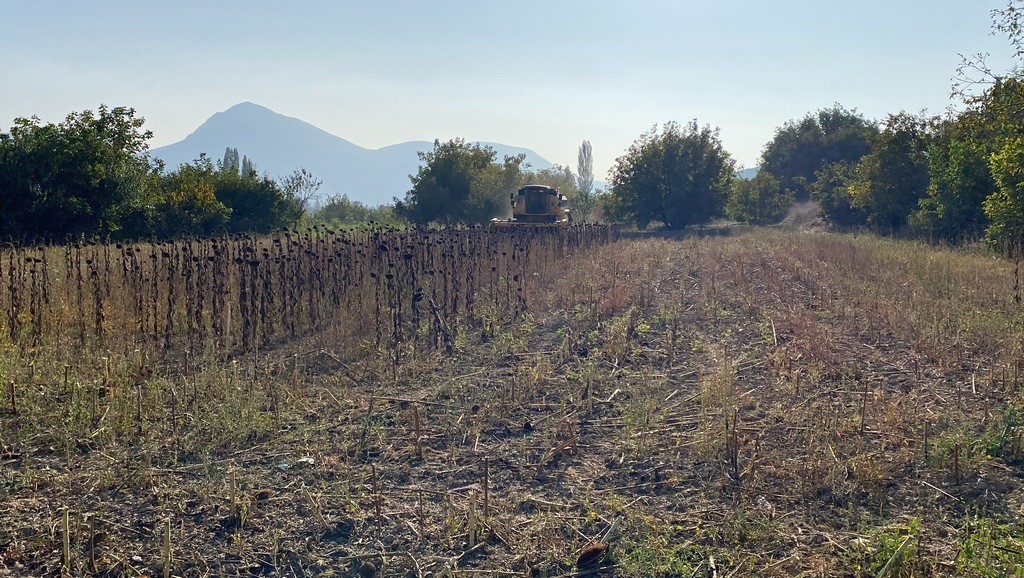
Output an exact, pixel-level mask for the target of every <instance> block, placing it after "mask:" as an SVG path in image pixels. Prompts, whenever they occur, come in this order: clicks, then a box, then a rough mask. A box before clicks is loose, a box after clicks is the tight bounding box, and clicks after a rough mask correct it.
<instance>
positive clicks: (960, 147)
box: [910, 121, 995, 241]
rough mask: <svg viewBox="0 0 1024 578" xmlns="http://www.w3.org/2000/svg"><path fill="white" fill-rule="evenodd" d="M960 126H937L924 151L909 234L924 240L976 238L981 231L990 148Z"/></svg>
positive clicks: (987, 191) (984, 221)
mask: <svg viewBox="0 0 1024 578" xmlns="http://www.w3.org/2000/svg"><path fill="white" fill-rule="evenodd" d="M987 142H988V141H987V140H982V139H978V138H976V137H975V136H974V135H972V134H970V131H969V130H967V123H963V122H960V121H956V122H952V123H946V124H945V125H943V126H942V127H941V128H940V130H939V132H938V134H937V136H936V137H935V139H934V141H933V143H932V144H931V145H930V146H929V147H928V173H929V183H928V188H927V191H926V195H925V197H924V198H922V199H921V201H920V203H919V207H920V208H919V209H918V210H917V211H916V212H915V213H913V214H912V215H911V216H910V224H911V227H912V228H913V230H914V231H915V232H916V233H917V234H918V235H919V236H923V237H927V238H928V239H930V240H939V239H942V240H946V241H959V240H962V239H964V238H965V237H971V238H978V237H979V236H980V235H981V233H982V232H983V231H984V230H985V227H986V226H987V219H986V217H985V211H984V208H983V204H984V201H985V198H986V197H987V196H988V195H989V194H990V193H991V192H992V191H993V190H994V189H995V184H994V182H993V180H992V173H991V170H990V167H989V161H988V159H989V156H990V154H991V153H990V152H989V151H988V150H987V149H988V148H989V147H990V145H988V144H987Z"/></svg>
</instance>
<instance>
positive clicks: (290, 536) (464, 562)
mask: <svg viewBox="0 0 1024 578" xmlns="http://www.w3.org/2000/svg"><path fill="white" fill-rule="evenodd" d="M1011 269H1012V264H1007V263H1002V262H999V261H995V260H993V259H992V258H991V257H989V256H978V255H972V254H962V253H956V252H951V251H939V250H936V249H929V248H922V247H919V246H912V245H909V244H899V243H895V242H888V241H885V242H882V241H869V240H864V239H856V238H852V237H839V236H830V235H798V234H780V233H763V232H755V233H749V234H743V235H740V236H723V237H707V238H694V239H683V240H654V239H649V240H644V239H630V240H623V241H619V242H617V243H614V244H612V245H610V246H607V247H602V248H599V249H596V250H594V251H591V252H589V253H586V254H581V255H579V256H578V257H577V258H576V259H574V260H572V262H568V263H564V264H560V265H558V266H557V267H556V270H553V271H551V272H549V273H548V274H547V275H544V276H541V278H542V279H543V280H544V281H543V284H542V285H539V286H533V287H531V289H530V296H529V310H528V313H527V314H526V315H525V316H524V317H522V318H521V319H518V320H516V321H514V322H508V323H502V324H483V325H474V326H472V327H467V328H466V329H464V330H463V331H462V332H461V334H460V335H459V337H458V340H457V344H456V345H457V347H456V351H455V353H454V354H452V355H438V356H429V355H428V356H425V357H424V358H421V359H418V360H416V361H410V362H408V363H405V364H403V365H401V366H400V367H398V368H397V369H395V368H393V367H392V368H390V369H389V366H388V364H387V363H386V362H385V361H384V360H382V359H380V358H378V357H377V356H376V355H375V354H374V353H373V352H372V351H364V352H363V353H361V354H360V353H353V352H344V351H339V350H338V349H336V348H335V347H334V346H333V344H334V343H335V342H336V341H335V340H336V338H337V335H338V332H343V331H344V328H343V327H336V328H334V329H333V330H330V331H325V332H324V333H323V334H321V335H317V336H314V337H311V338H307V339H304V340H302V341H300V342H293V343H289V344H285V345H282V346H280V347H278V348H275V349H271V350H268V351H265V352H261V353H259V354H258V356H256V357H253V358H252V359H249V358H242V359H236V360H234V361H233V362H230V363H228V364H227V365H226V366H223V367H211V368H209V369H208V371H207V372H206V373H205V374H203V376H204V379H206V380H208V381H207V382H203V381H201V380H199V379H198V378H197V379H196V380H195V382H194V383H192V384H191V385H190V384H189V383H188V382H187V378H186V383H185V384H184V386H183V387H184V390H183V391H185V392H186V393H187V392H189V391H192V392H194V393H193V398H194V399H193V401H191V402H190V401H189V399H188V398H187V397H186V398H185V399H183V400H181V401H180V405H176V406H175V407H174V410H173V411H174V416H173V423H171V422H170V420H169V421H168V422H167V423H158V424H149V425H148V426H147V429H146V431H144V432H140V437H139V438H137V439H121V440H117V441H116V442H109V443H102V444H101V443H94V442H93V441H91V440H90V439H89V438H88V437H85V438H81V439H66V438H65V439H61V438H60V437H59V436H57V435H55V434H54V432H53V431H48V430H47V429H46V428H39V427H35V426H33V427H30V425H29V424H28V423H27V422H26V420H25V418H24V417H21V416H18V415H15V414H13V412H11V411H6V410H5V413H3V414H2V417H0V419H2V432H3V434H2V435H3V437H2V438H0V576H5V575H6V576H33V575H34V576H42V575H59V574H67V575H97V576H138V575H146V576H161V575H168V574H169V575H173V576H235V575H242V576H250V575H286V576H356V575H359V576H585V575H602V576H720V577H726V576H795V575H804V576H928V575H950V576H952V575H977V576H1000V575H1013V573H1014V572H1018V575H1019V572H1020V567H1021V564H1024V551H1022V548H1024V542H1022V536H1024V529H1022V526H1021V522H1020V517H1021V515H1022V513H1024V511H1022V508H1024V470H1022V469H1021V468H1020V465H1019V464H1020V461H1019V459H1020V458H1021V456H1022V454H1021V451H1022V450H1021V447H1020V432H1019V431H1018V429H1019V426H1020V414H1019V412H1018V410H1017V409H1016V408H1018V407H1020V405H1019V404H1020V391H1019V386H1020V379H1019V376H1018V369H1019V364H1018V363H1017V360H1019V359H1020V357H1019V356H1020V342H1021V332H1020V324H1019V321H1020V315H1019V311H1018V310H1017V308H1016V306H1015V305H1014V303H1013V300H1012V296H1011V295H1010V294H1009V290H1010V289H1011V288H1012V270H1011ZM111 355H114V354H111ZM126 355H127V354H126ZM39 387H40V389H41V391H42V389H43V387H44V386H43V385H40V386H39ZM189 388H191V389H189ZM204 388H206V389H211V390H212V389H217V392H218V393H217V394H216V395H215V396H213V394H209V395H203V392H205V391H206V389H204ZM40 395H43V393H41V394H40ZM46 395H59V393H52V394H51V393H46ZM65 540H66V545H65ZM65 552H66V553H65Z"/></svg>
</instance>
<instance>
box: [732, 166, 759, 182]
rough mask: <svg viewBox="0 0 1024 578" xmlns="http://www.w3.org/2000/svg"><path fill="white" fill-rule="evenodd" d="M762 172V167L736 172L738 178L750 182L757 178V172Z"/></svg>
mask: <svg viewBox="0 0 1024 578" xmlns="http://www.w3.org/2000/svg"><path fill="white" fill-rule="evenodd" d="M760 170H761V167H750V168H749V169H742V170H739V171H736V176H737V177H739V178H741V179H747V180H748V181H749V180H750V179H752V178H754V177H756V176H757V172H758V171H760Z"/></svg>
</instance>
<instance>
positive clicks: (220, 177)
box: [213, 158, 303, 233]
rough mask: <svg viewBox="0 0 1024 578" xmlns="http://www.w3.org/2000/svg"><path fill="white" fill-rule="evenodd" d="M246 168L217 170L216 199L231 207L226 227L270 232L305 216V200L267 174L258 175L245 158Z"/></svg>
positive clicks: (243, 230) (215, 175)
mask: <svg viewBox="0 0 1024 578" xmlns="http://www.w3.org/2000/svg"><path fill="white" fill-rule="evenodd" d="M243 165H248V166H247V169H248V170H247V171H243V172H242V173H235V172H233V171H223V170H222V171H217V172H216V173H215V174H214V175H213V178H214V181H213V183H214V190H215V195H216V197H217V200H218V201H219V202H221V203H223V204H224V206H226V207H228V208H229V209H231V217H230V219H229V220H228V223H227V229H228V230H229V231H231V232H256V233H267V232H270V231H272V230H274V229H279V228H281V227H289V226H292V225H294V224H295V223H296V222H297V221H298V220H299V218H300V217H302V213H303V209H302V204H301V203H300V202H299V200H298V199H297V198H295V197H294V196H292V195H289V194H288V192H287V191H285V190H284V189H282V188H281V186H280V185H278V184H277V182H276V181H275V180H274V179H272V178H270V177H269V176H267V175H262V176H261V175H259V174H257V172H256V168H255V166H254V165H253V164H252V162H251V161H248V160H247V159H244V158H243Z"/></svg>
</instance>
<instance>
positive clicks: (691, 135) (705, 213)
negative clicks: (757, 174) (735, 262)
mask: <svg viewBox="0 0 1024 578" xmlns="http://www.w3.org/2000/svg"><path fill="white" fill-rule="evenodd" d="M733 165H734V163H733V160H732V158H731V157H730V156H729V153H727V152H726V151H725V150H724V149H723V148H722V143H721V141H720V140H719V137H718V130H717V129H712V128H710V127H709V126H706V125H705V126H703V127H700V126H698V124H697V121H692V122H690V123H688V124H686V125H684V126H682V127H681V126H680V125H679V124H677V123H675V122H669V123H666V124H665V125H664V126H663V127H662V130H661V132H659V131H658V129H657V127H653V128H652V129H651V130H650V131H649V132H646V133H644V134H642V135H641V136H640V138H639V139H637V140H636V141H635V142H634V143H633V144H632V145H631V146H630V147H629V150H628V151H627V152H626V154H624V155H623V156H621V157H619V158H618V159H617V160H616V161H615V166H614V167H613V168H612V174H611V191H612V192H611V196H612V198H611V199H609V203H608V205H607V209H608V210H609V212H611V213H612V215H611V216H613V217H614V218H616V219H619V220H628V221H632V222H633V223H635V224H636V225H637V226H638V227H640V228H646V227H647V225H648V224H650V223H651V222H652V221H660V222H662V223H664V224H665V226H666V227H668V228H670V229H672V228H678V227H683V226H686V225H691V224H697V223H705V222H708V221H710V220H711V219H712V218H713V217H716V216H718V215H720V214H721V212H722V208H723V205H724V203H725V197H726V196H727V194H728V191H729V187H730V184H731V180H732V178H733Z"/></svg>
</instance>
